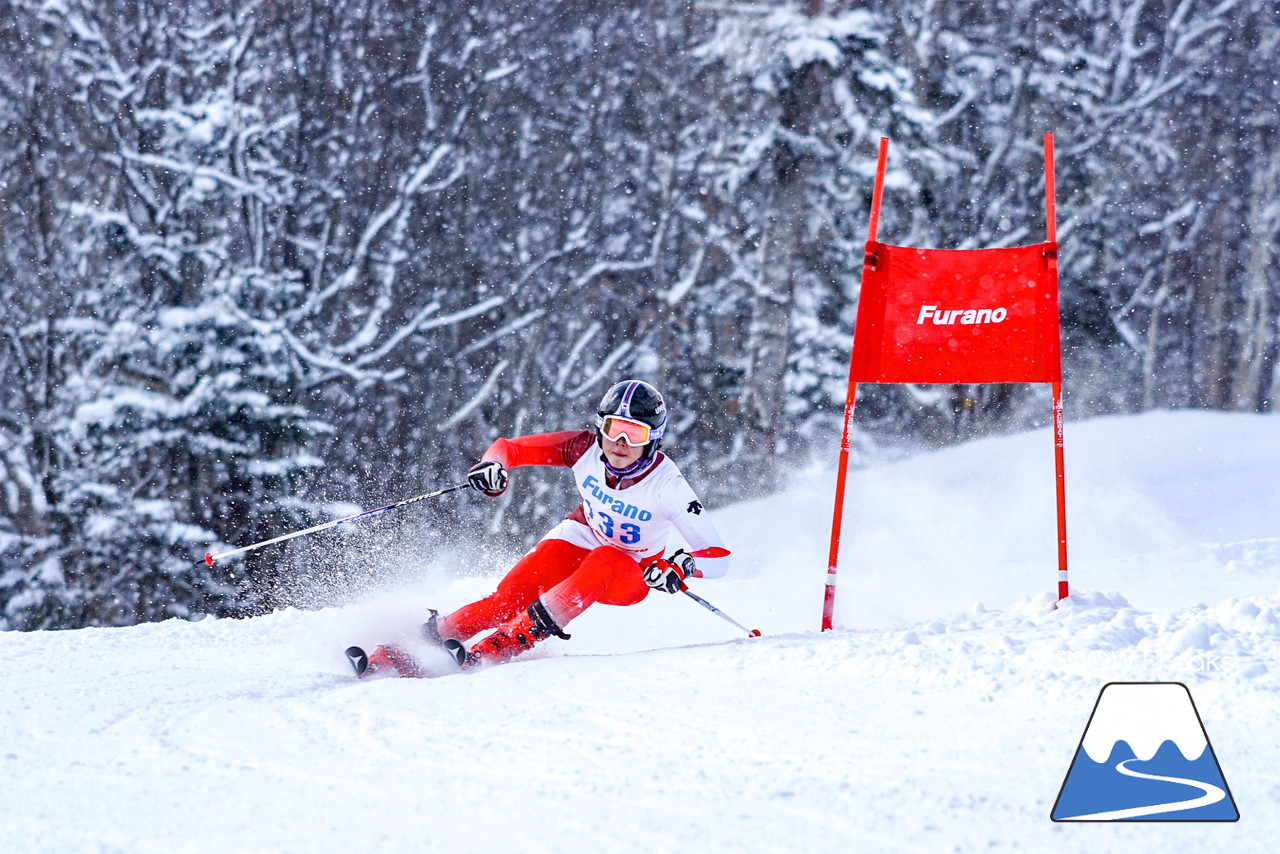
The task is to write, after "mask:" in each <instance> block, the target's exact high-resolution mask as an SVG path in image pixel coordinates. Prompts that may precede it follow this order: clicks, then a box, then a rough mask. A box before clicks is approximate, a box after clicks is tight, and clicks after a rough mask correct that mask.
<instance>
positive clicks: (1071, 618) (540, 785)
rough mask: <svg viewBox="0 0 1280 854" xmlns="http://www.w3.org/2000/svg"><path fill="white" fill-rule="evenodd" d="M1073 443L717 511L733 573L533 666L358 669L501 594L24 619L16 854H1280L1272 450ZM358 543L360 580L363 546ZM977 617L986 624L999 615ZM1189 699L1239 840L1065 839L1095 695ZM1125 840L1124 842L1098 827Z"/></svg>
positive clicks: (0, 804)
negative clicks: (1057, 530) (833, 624)
mask: <svg viewBox="0 0 1280 854" xmlns="http://www.w3.org/2000/svg"><path fill="white" fill-rule="evenodd" d="M1276 425H1277V421H1276V419H1275V417H1274V416H1247V415H1229V416H1228V415H1218V414H1211V413H1177V414H1174V413H1151V414H1148V415H1144V416H1140V417H1131V418H1110V419H1099V420H1097V421H1092V422H1084V423H1081V424H1070V423H1069V424H1068V428H1067V437H1066V451H1067V460H1068V471H1067V490H1068V506H1069V511H1070V514H1071V515H1070V516H1069V519H1068V524H1069V531H1068V536H1069V538H1070V543H1071V547H1072V558H1073V562H1072V582H1073V586H1074V589H1075V591H1076V592H1075V595H1073V597H1072V598H1071V599H1070V600H1067V601H1065V602H1063V603H1062V604H1061V607H1056V608H1055V607H1054V605H1055V603H1054V601H1053V596H1052V595H1051V591H1052V590H1053V587H1054V582H1055V580H1056V573H1055V570H1056V563H1055V557H1054V542H1053V503H1052V502H1053V497H1052V480H1051V477H1052V457H1051V441H1050V439H1049V437H1048V434H1047V432H1045V431H1039V432H1035V433H1030V434H1025V435H1019V436H1011V437H1005V438H1001V439H989V440H983V441H980V442H973V443H970V444H968V445H964V446H961V447H957V448H952V449H947V450H944V451H939V452H936V453H930V454H922V455H919V456H916V457H912V458H909V459H906V460H903V461H901V462H898V463H895V464H893V465H886V466H882V467H878V468H874V469H870V470H867V471H861V472H855V473H854V476H853V477H852V478H851V480H850V484H851V492H850V495H851V506H850V509H849V513H848V515H847V517H846V522H845V531H846V544H845V549H844V551H843V554H844V558H843V560H842V568H841V576H840V579H841V593H840V597H841V598H840V606H839V610H838V613H837V617H838V622H839V623H840V624H841V625H844V626H848V627H849V628H844V629H839V630H837V631H834V632H829V633H826V634H818V633H817V632H816V631H815V629H816V624H817V621H818V617H819V613H820V609H821V597H822V583H823V579H824V575H825V556H826V553H825V550H826V536H827V533H828V530H827V526H828V525H829V506H830V500H831V498H830V496H831V483H830V479H829V478H827V477H826V476H825V475H823V474H821V473H810V474H807V475H804V476H802V477H799V478H798V479H797V481H796V483H795V484H793V485H792V487H791V488H790V489H788V490H787V491H785V492H783V493H781V494H779V495H777V496H774V497H772V498H768V499H761V500H757V501H751V502H745V503H743V504H740V505H736V506H734V507H729V508H722V509H720V510H718V511H714V512H715V513H716V516H715V518H716V522H717V525H719V526H720V528H721V530H722V531H723V533H724V534H725V536H726V539H727V540H728V541H729V544H730V546H731V547H732V548H733V549H734V552H735V561H736V565H735V569H734V576H733V577H731V578H730V579H725V580H722V581H709V582H705V583H701V584H698V585H697V586H696V587H695V588H694V589H695V591H696V592H698V593H699V595H703V596H705V597H706V598H707V599H708V600H709V601H711V602H713V603H714V604H715V605H716V606H717V607H719V608H721V609H722V610H724V611H725V612H726V613H728V614H730V615H731V616H733V617H734V618H735V619H737V620H738V621H740V622H742V623H743V624H745V625H748V626H753V627H754V626H759V627H760V628H761V629H762V630H763V631H764V633H765V637H762V638H756V639H747V638H743V637H739V636H738V633H737V632H736V630H735V629H733V627H732V626H729V625H728V624H727V623H724V622H723V621H721V620H719V619H717V618H716V617H715V616H714V615H712V614H710V613H707V612H706V611H705V610H703V609H701V608H699V607H698V606H697V605H696V604H694V603H692V602H689V601H687V600H685V599H684V597H659V596H658V595H657V594H655V595H654V596H651V597H649V599H648V600H646V602H645V603H643V604H642V605H640V606H636V607H633V608H610V607H608V606H597V607H596V608H593V609H591V610H590V611H588V612H587V613H586V614H584V615H583V617H582V618H580V619H579V620H577V621H575V622H574V624H573V626H572V627H571V632H572V634H573V640H572V641H569V642H563V641H555V640H553V641H548V642H547V643H545V644H544V645H541V646H540V647H539V648H538V649H537V650H535V651H534V652H533V653H531V654H529V655H528V656H527V657H526V658H525V659H524V660H520V661H518V662H516V663H513V664H510V665H507V666H504V667H500V668H493V669H490V670H485V671H481V672H478V673H474V674H466V675H457V676H449V677H445V678H439V679H431V680H394V679H387V680H374V681H369V682H356V681H355V680H354V679H352V678H351V676H350V671H349V668H348V666H347V663H346V661H345V659H344V657H343V655H342V650H343V649H344V648H345V647H346V646H348V645H350V644H353V643H355V644H362V645H366V646H369V647H371V646H373V645H374V644H376V643H377V642H378V641H380V640H389V639H393V638H394V637H396V636H399V635H407V634H410V633H411V632H412V631H413V630H414V628H415V627H416V625H417V623H418V622H420V621H421V619H422V617H423V616H424V614H425V607H426V606H428V605H430V606H432V607H437V608H449V607H453V606H455V605H458V604H461V603H462V602H464V601H467V600H469V599H471V598H474V597H475V596H477V595H481V594H483V593H484V592H487V589H488V586H489V585H491V584H492V581H493V579H476V578H468V579H459V580H456V581H452V582H449V581H444V582H442V581H439V580H438V579H439V577H440V576H441V573H440V572H439V570H438V569H432V570H430V571H426V572H425V574H426V576H428V577H429V578H430V579H434V580H424V581H422V582H420V583H409V584H403V585H399V586H398V588H397V589H395V590H389V591H386V592H384V593H381V594H376V595H370V596H368V597H367V598H365V599H363V600H361V601H358V602H354V603H351V604H348V605H345V606H342V607H333V608H326V609H324V610H319V611H312V612H304V611H298V610H288V611H283V612H280V613H276V614H271V615H268V616H265V617H260V618H255V619H247V620H212V619H205V620H200V621H195V622H184V621H178V620H172V621H167V622H164V623H159V624H152V625H144V626H137V627H132V628H127V629H86V630H81V631H73V632H35V633H25V634H23V633H3V634H0V672H2V673H3V677H4V685H5V688H6V691H5V692H4V694H3V695H2V696H0V775H2V778H3V779H4V780H5V787H4V791H5V798H4V799H3V801H0V827H2V828H4V829H3V831H2V834H3V835H2V839H3V842H2V844H0V848H2V849H3V850H4V851H6V852H82V851H84V852H182V851H191V852H204V851H232V850H234V851H262V852H277V851H280V852H325V851H352V850H359V851H370V852H384V851H385V852H396V851H417V850H422V851H433V850H440V851H448V852H450V854H458V853H459V852H487V851H493V850H505V849H513V848H514V849H521V850H559V851H564V852H615V851H616V852H658V851H671V852H686V851H687V852H698V854H711V853H712V852H722V851H723V852H743V851H751V852H756V851H760V852H775V851H776V852H794V851H858V850H862V851H921V852H934V851H953V850H954V851H975V850H983V851H990V850H996V851H1026V850H1034V851H1081V850H1089V851H1144V850H1158V849H1159V848H1161V847H1167V846H1169V845H1178V846H1182V847H1186V848H1187V849H1188V850H1192V849H1203V850H1231V851H1233V852H1234V851H1240V852H1251V851H1258V852H1262V851H1270V850H1272V849H1273V845H1274V839H1275V838H1276V836H1277V833H1280V771H1277V770H1276V769H1277V767H1278V766H1280V735H1278V733H1280V727H1278V726H1277V718H1278V717H1280V679H1277V674H1278V673H1280V531H1277V529H1276V520H1277V519H1280V490H1276V489H1275V486H1274V485H1275V483H1276V482H1277V480H1278V477H1277V476H1278V475H1280V429H1277V428H1276ZM339 557H340V556H339V555H335V559H337V558H339ZM977 603H981V604H977ZM1112 681H1181V682H1184V683H1186V684H1187V685H1188V687H1189V688H1190V690H1191V692H1192V694H1193V695H1194V697H1195V701H1196V705H1197V707H1198V708H1199V710H1200V713H1201V715H1202V717H1203V720H1204V724H1205V727H1206V730H1207V732H1208V735H1209V738H1210V740H1211V741H1212V743H1213V745H1214V748H1215V753H1216V755H1217V756H1218V758H1219V761H1220V762H1221V763H1222V769H1223V772H1224V774H1225V776H1226V778H1227V780H1228V781H1229V785H1230V787H1231V791H1232V794H1233V795H1234V797H1235V799H1236V803H1237V806H1238V807H1239V810H1240V814H1241V820H1240V821H1239V822H1236V823H1230V824H1187V823H1183V824H1176V825H1168V824H1153V823H1143V822H1134V823H1130V824H1125V823H1119V824H1109V825H1107V826H1106V828H1105V829H1100V828H1099V827H1098V826H1096V825H1087V824H1084V825H1081V824H1074V825H1073V824H1061V823H1053V822H1052V821H1051V820H1050V818H1049V812H1050V810H1051V808H1052V805H1053V803H1054V799H1055V797H1056V796H1057V793H1058V790H1059V788H1060V786H1061V784H1062V780H1063V778H1064V776H1065V775H1066V772H1067V770H1068V768H1069V766H1070V763H1071V760H1072V757H1073V755H1074V753H1075V750H1076V748H1077V745H1078V743H1079V740H1080V737H1081V733H1082V731H1083V729H1084V726H1085V724H1086V723H1087V720H1088V717H1089V713H1090V710H1091V709H1092V708H1093V705H1094V703H1095V701H1096V699H1097V696H1098V691H1099V690H1100V689H1101V687H1102V686H1103V685H1104V684H1106V683H1107V682H1112ZM1100 830H1101V832H1099V831H1100Z"/></svg>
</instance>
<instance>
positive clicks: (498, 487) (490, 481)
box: [467, 460, 507, 498]
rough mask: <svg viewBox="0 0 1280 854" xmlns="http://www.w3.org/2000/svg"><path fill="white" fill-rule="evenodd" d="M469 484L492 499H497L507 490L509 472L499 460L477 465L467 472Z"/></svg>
mask: <svg viewBox="0 0 1280 854" xmlns="http://www.w3.org/2000/svg"><path fill="white" fill-rule="evenodd" d="M467 483H469V484H471V486H472V488H474V489H478V490H480V491H481V492H483V493H484V494H485V495H487V496H489V497H490V498H497V497H498V496H499V495H501V494H502V493H504V492H506V490H507V470H506V469H505V468H503V467H502V463H500V462H498V461H497V460H487V461H485V462H482V463H476V464H475V465H473V466H472V467H471V468H470V470H469V471H468V472H467Z"/></svg>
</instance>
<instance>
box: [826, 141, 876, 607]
mask: <svg viewBox="0 0 1280 854" xmlns="http://www.w3.org/2000/svg"><path fill="white" fill-rule="evenodd" d="M888 158H889V140H888V139H885V138H884V137H881V139H880V155H879V157H878V158H877V159H876V182H875V187H874V189H873V190H872V193H871V218H870V220H868V222H867V249H866V260H865V261H864V262H863V264H864V266H863V274H862V275H863V277H864V278H865V277H866V266H865V265H867V264H872V263H874V262H873V261H872V258H873V257H874V253H875V243H876V233H877V231H878V230H879V228H880V200H881V198H882V196H883V195H884V169H885V162H886V161H887V160H888ZM857 397H858V383H857V382H856V381H855V380H854V376H853V349H852V348H850V354H849V390H848V392H847V393H846V395H845V399H844V426H843V427H842V428H841V431H840V460H839V463H838V464H837V466H836V498H835V508H834V510H833V513H832V518H831V550H830V551H829V552H828V554H827V586H826V589H825V590H824V591H823V596H822V631H824V632H825V631H827V630H828V629H830V628H831V625H832V615H833V614H834V613H835V607H836V567H837V566H838V565H839V563H840V524H841V522H842V521H843V519H844V490H845V483H846V481H847V480H848V470H849V434H850V432H852V430H853V409H854V403H855V401H856V400H857Z"/></svg>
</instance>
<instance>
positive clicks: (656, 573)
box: [644, 549, 696, 593]
mask: <svg viewBox="0 0 1280 854" xmlns="http://www.w3.org/2000/svg"><path fill="white" fill-rule="evenodd" d="M695 570H696V566H695V565H694V561H693V555H691V554H689V553H688V552H686V551H685V550H684V549H680V550H679V551H677V552H676V553H675V554H673V555H671V557H668V558H661V557H657V558H654V559H653V560H652V561H651V562H650V563H649V564H648V565H647V566H645V568H644V583H645V584H647V585H649V586H650V587H652V588H653V589H654V590H662V591H664V592H667V593H679V592H680V591H681V590H683V589H684V580H685V579H686V578H688V577H689V576H691V575H693V574H694V572H695Z"/></svg>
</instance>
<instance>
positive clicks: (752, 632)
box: [680, 585, 760, 638]
mask: <svg viewBox="0 0 1280 854" xmlns="http://www.w3.org/2000/svg"><path fill="white" fill-rule="evenodd" d="M680 592H681V593H683V594H684V595H686V596H688V597H689V598H690V599H692V600H693V601H695V602H697V603H698V604H699V605H701V606H702V607H704V608H706V609H707V610H708V611H710V612H711V613H713V614H715V615H716V616H717V617H720V618H721V619H723V620H728V621H729V622H730V623H733V624H734V625H735V626H737V627H738V628H740V629H742V630H743V631H744V632H746V633H747V637H749V638H758V637H760V630H759V629H748V628H747V627H746V626H744V625H742V623H739V622H738V621H737V620H735V619H734V618H733V617H730V616H729V615H728V614H726V613H725V612H724V611H721V610H720V609H719V608H717V607H716V606H715V605H712V604H711V603H710V602H708V601H707V600H706V599H703V598H702V597H701V596H699V595H698V594H696V593H694V592H693V591H692V590H690V589H689V588H688V587H685V586H684V585H681V586H680Z"/></svg>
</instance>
